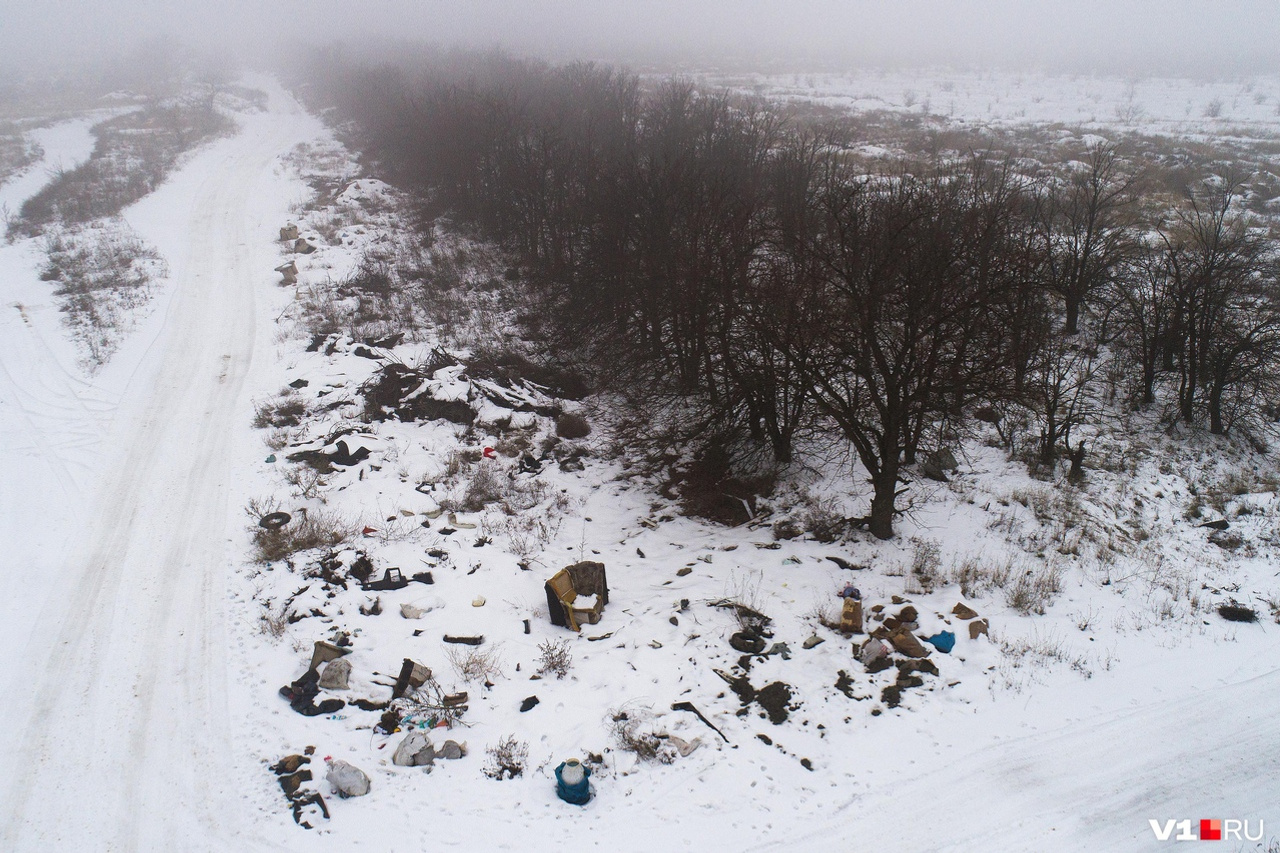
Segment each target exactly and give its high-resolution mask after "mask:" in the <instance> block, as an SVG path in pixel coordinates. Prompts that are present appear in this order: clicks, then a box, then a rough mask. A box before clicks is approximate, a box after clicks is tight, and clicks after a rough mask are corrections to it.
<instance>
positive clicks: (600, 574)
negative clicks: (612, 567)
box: [543, 560, 609, 631]
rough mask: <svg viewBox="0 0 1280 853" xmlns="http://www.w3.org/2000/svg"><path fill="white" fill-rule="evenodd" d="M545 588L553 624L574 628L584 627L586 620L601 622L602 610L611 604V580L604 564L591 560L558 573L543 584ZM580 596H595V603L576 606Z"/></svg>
mask: <svg viewBox="0 0 1280 853" xmlns="http://www.w3.org/2000/svg"><path fill="white" fill-rule="evenodd" d="M543 589H544V591H545V592H546V594H547V611H548V613H549V614H550V616H551V624H552V625H556V626H558V627H561V628H571V629H573V630H574V631H581V630H582V627H581V625H582V622H583V621H585V622H587V623H588V624H591V625H595V624H596V623H597V622H599V621H600V612H601V611H602V610H604V607H605V605H606V604H608V603H609V580H608V577H607V576H606V574H605V568H604V563H596V562H592V561H590V560H585V561H583V562H580V563H574V564H573V565H572V566H566V567H565V568H563V569H561V570H560V571H558V572H556V573H555V574H554V575H552V576H551V578H550V579H548V580H547V582H546V583H545V584H543ZM580 595H581V596H587V595H594V596H595V597H596V603H595V606H593V607H590V608H581V607H574V606H573V605H574V603H575V602H576V601H577V598H578V596H580Z"/></svg>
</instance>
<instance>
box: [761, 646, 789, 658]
mask: <svg viewBox="0 0 1280 853" xmlns="http://www.w3.org/2000/svg"><path fill="white" fill-rule="evenodd" d="M764 654H765V657H768V656H769V655H782V659H783V660H791V647H790V646H788V645H787V644H786V643H774V644H773V646H772V647H771V648H770V649H769V651H767V652H765V653H764Z"/></svg>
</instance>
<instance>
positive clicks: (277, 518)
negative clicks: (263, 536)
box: [258, 512, 293, 530]
mask: <svg viewBox="0 0 1280 853" xmlns="http://www.w3.org/2000/svg"><path fill="white" fill-rule="evenodd" d="M292 520H293V516H291V515H289V513H287V512H269V513H267V514H266V515H264V516H263V517H262V518H260V519H258V526H259V527H261V528H263V529H264V530H279V529H280V528H281V527H284V526H285V525H286V524H288V523H289V522H290V521H292Z"/></svg>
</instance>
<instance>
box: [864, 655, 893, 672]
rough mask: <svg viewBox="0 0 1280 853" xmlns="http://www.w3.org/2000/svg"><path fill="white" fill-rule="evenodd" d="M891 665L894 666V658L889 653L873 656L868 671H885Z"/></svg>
mask: <svg viewBox="0 0 1280 853" xmlns="http://www.w3.org/2000/svg"><path fill="white" fill-rule="evenodd" d="M891 666H893V658H891V657H889V656H888V655H880V656H879V657H875V658H872V659H871V662H870V663H868V664H867V672H884V671H885V670H886V669H888V668H889V667H891Z"/></svg>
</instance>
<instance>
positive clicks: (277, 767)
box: [271, 754, 311, 776]
mask: <svg viewBox="0 0 1280 853" xmlns="http://www.w3.org/2000/svg"><path fill="white" fill-rule="evenodd" d="M310 763H311V759H310V758H308V757H307V756H305V755H296V754H295V755H286V756H285V757H284V758H282V759H280V760H279V761H277V762H276V763H275V764H272V765H271V772H272V773H275V774H276V775H277V776H283V775H285V774H286V773H296V772H297V771H298V769H299V768H301V767H302V765H304V764H310Z"/></svg>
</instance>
